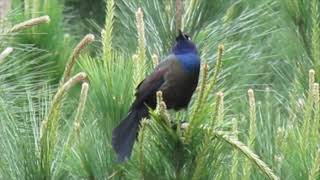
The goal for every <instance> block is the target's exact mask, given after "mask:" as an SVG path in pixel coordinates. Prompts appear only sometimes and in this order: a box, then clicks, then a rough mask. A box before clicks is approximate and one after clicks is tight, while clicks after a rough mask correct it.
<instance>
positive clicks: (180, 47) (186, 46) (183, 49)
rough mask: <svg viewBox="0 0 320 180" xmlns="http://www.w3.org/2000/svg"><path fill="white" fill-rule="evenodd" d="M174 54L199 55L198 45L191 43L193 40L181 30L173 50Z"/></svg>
mask: <svg viewBox="0 0 320 180" xmlns="http://www.w3.org/2000/svg"><path fill="white" fill-rule="evenodd" d="M172 52H173V53H174V54H176V55H177V54H185V53H195V54H198V51H197V47H196V45H195V44H194V43H193V42H192V41H191V38H190V37H189V36H188V35H187V34H185V33H183V32H182V31H181V30H179V35H178V37H176V44H175V45H174V47H173V48H172Z"/></svg>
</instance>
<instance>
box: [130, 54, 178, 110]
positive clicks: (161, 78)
mask: <svg viewBox="0 0 320 180" xmlns="http://www.w3.org/2000/svg"><path fill="white" fill-rule="evenodd" d="M174 60H175V59H174V56H172V55H170V56H168V57H167V58H166V59H164V60H163V61H162V62H161V63H160V64H159V65H158V66H157V67H156V68H155V70H154V71H153V72H152V73H151V74H150V75H149V76H147V77H146V78H145V79H144V80H143V81H142V82H141V83H140V84H139V85H138V86H137V89H136V94H135V96H136V100H135V101H134V103H133V105H132V106H133V107H134V106H137V105H139V104H142V103H144V102H146V101H147V100H148V99H149V98H153V96H155V94H156V92H157V91H158V90H159V89H160V87H161V86H162V85H163V84H164V83H165V74H166V73H167V72H168V71H169V69H170V66H171V64H172V62H173V61H174Z"/></svg>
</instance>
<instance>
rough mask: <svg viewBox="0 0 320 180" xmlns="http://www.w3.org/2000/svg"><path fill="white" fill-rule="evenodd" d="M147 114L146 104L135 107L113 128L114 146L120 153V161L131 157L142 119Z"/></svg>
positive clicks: (118, 153)
mask: <svg viewBox="0 0 320 180" xmlns="http://www.w3.org/2000/svg"><path fill="white" fill-rule="evenodd" d="M147 116H148V109H147V108H146V107H145V106H142V107H140V108H133V109H132V110H131V111H130V112H129V114H128V116H127V117H126V118H125V119H123V120H122V122H121V123H120V124H119V125H118V126H117V127H116V128H114V129H113V132H112V147H113V149H114V150H115V151H116V153H117V155H118V161H120V162H122V161H124V160H126V159H128V158H129V157H130V155H131V151H132V148H133V144H134V141H135V139H136V137H137V135H138V130H139V124H140V120H141V119H142V118H144V117H147Z"/></svg>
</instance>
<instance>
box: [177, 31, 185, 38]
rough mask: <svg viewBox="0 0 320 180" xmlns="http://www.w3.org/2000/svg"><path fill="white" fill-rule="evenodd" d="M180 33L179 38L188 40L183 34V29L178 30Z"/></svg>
mask: <svg viewBox="0 0 320 180" xmlns="http://www.w3.org/2000/svg"><path fill="white" fill-rule="evenodd" d="M178 31H179V37H181V38H183V39H186V37H185V36H184V34H183V32H182V31H181V29H179V30H178Z"/></svg>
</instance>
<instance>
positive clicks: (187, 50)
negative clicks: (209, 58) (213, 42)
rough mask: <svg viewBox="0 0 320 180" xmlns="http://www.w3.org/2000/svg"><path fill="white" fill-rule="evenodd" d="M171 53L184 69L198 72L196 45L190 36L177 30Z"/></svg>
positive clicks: (198, 62) (198, 58) (198, 63)
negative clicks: (177, 33)
mask: <svg viewBox="0 0 320 180" xmlns="http://www.w3.org/2000/svg"><path fill="white" fill-rule="evenodd" d="M172 53H173V54H174V55H175V57H176V58H177V60H178V61H179V62H180V63H181V64H182V65H183V68H184V70H186V71H187V72H189V73H196V74H199V70H200V57H199V54H198V50H197V47H196V45H195V44H194V43H193V42H192V41H191V39H190V37H189V36H188V35H186V34H184V33H182V32H181V31H180V30H179V35H178V37H177V38H176V44H175V46H174V47H173V48H172Z"/></svg>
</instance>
